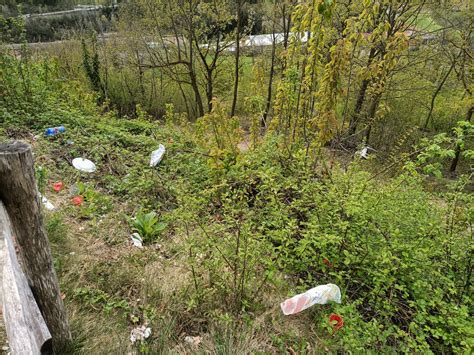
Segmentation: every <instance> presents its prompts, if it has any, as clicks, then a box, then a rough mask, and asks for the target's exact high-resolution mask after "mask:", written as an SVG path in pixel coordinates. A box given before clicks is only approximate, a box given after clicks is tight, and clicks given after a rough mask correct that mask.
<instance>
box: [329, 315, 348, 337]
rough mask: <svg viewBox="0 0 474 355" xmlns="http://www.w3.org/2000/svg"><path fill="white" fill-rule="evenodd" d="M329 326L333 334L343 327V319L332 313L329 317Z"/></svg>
mask: <svg viewBox="0 0 474 355" xmlns="http://www.w3.org/2000/svg"><path fill="white" fill-rule="evenodd" d="M329 324H331V325H332V332H333V334H334V333H335V332H337V331H338V330H339V329H341V328H342V327H343V326H344V319H343V318H342V317H341V316H340V315H339V314H335V313H332V314H331V315H330V316H329Z"/></svg>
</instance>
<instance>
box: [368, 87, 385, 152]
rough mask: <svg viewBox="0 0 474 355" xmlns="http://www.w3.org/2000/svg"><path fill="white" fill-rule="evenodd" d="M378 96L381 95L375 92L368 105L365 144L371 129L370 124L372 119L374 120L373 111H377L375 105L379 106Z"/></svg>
mask: <svg viewBox="0 0 474 355" xmlns="http://www.w3.org/2000/svg"><path fill="white" fill-rule="evenodd" d="M380 97H381V95H380V94H377V96H376V97H374V100H373V101H372V104H371V105H370V109H369V122H368V126H367V131H366V132H365V144H369V139H370V132H371V131H372V124H373V121H374V120H375V113H376V112H377V107H378V106H379V102H380Z"/></svg>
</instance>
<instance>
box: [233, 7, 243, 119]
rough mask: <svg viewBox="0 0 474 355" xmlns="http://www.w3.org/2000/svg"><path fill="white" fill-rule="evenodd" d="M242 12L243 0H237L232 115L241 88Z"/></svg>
mask: <svg viewBox="0 0 474 355" xmlns="http://www.w3.org/2000/svg"><path fill="white" fill-rule="evenodd" d="M241 12H242V0H237V33H236V35H235V69H234V72H235V79H234V95H233V99H232V108H231V110H230V116H231V117H232V116H234V115H235V108H236V106H237V97H238V89H239V71H240V68H239V61H240V32H241V31H242V24H241V21H242V19H241V17H242V16H241Z"/></svg>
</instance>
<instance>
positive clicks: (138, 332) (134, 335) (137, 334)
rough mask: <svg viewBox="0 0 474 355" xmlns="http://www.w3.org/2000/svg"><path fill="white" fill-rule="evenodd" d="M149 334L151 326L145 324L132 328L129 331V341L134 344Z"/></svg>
mask: <svg viewBox="0 0 474 355" xmlns="http://www.w3.org/2000/svg"><path fill="white" fill-rule="evenodd" d="M150 335H151V328H150V327H147V326H145V325H142V326H140V327H137V328H135V329H132V331H131V332H130V341H131V342H132V344H135V343H136V342H137V341H144V340H145V339H147V338H149V337H150Z"/></svg>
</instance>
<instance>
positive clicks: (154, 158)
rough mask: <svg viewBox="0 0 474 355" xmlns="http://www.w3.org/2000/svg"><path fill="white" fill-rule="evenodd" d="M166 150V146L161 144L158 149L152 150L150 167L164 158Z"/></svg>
mask: <svg viewBox="0 0 474 355" xmlns="http://www.w3.org/2000/svg"><path fill="white" fill-rule="evenodd" d="M165 151H166V149H165V146H164V145H163V144H160V145H159V146H158V149H157V150H154V151H153V152H151V159H150V167H153V166H156V165H158V164H159V163H160V161H161V160H162V159H163V155H165Z"/></svg>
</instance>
